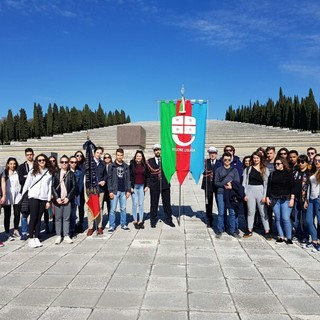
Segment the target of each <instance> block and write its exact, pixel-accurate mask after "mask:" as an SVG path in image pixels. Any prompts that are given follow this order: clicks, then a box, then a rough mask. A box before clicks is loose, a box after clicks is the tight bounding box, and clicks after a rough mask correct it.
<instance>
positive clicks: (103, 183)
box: [98, 181, 106, 187]
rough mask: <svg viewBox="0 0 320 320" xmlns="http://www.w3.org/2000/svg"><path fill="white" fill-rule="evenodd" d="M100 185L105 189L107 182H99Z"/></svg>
mask: <svg viewBox="0 0 320 320" xmlns="http://www.w3.org/2000/svg"><path fill="white" fill-rule="evenodd" d="M98 184H99V186H101V187H103V186H104V185H105V184H106V182H105V181H99V183H98Z"/></svg>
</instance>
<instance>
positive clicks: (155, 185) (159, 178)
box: [147, 157, 170, 190]
mask: <svg viewBox="0 0 320 320" xmlns="http://www.w3.org/2000/svg"><path fill="white" fill-rule="evenodd" d="M147 165H148V169H149V171H150V189H153V190H160V185H161V190H165V189H169V188H170V183H168V180H167V179H166V177H165V175H164V173H163V171H162V170H161V168H160V167H159V166H158V164H157V162H156V159H155V157H154V158H150V159H149V160H148V162H147Z"/></svg>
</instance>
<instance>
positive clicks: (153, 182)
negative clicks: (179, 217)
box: [148, 144, 175, 228]
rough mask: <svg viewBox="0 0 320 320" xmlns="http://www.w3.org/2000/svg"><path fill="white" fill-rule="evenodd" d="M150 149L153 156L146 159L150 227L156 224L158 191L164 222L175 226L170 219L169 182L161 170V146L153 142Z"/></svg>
mask: <svg viewBox="0 0 320 320" xmlns="http://www.w3.org/2000/svg"><path fill="white" fill-rule="evenodd" d="M152 149H153V152H154V157H153V158H150V159H149V160H148V168H149V171H150V215H151V217H150V223H151V228H155V227H156V224H157V214H158V206H159V199H160V193H161V199H162V204H163V210H164V222H165V223H166V224H167V225H168V226H170V227H175V224H174V223H173V221H172V210H171V199H170V191H171V190H170V183H168V181H167V179H166V177H165V175H164V173H163V171H162V170H161V146H160V145H159V144H155V145H154V146H153V147H152Z"/></svg>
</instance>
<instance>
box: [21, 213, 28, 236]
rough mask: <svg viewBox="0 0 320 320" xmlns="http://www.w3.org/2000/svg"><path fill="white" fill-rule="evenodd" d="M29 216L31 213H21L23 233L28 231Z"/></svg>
mask: <svg viewBox="0 0 320 320" xmlns="http://www.w3.org/2000/svg"><path fill="white" fill-rule="evenodd" d="M28 216H29V213H22V215H21V234H27V233H28Z"/></svg>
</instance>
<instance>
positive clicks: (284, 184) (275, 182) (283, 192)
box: [267, 157, 295, 244]
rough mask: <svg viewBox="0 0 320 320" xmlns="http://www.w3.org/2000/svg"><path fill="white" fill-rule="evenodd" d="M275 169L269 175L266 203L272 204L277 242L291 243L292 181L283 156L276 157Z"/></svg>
mask: <svg viewBox="0 0 320 320" xmlns="http://www.w3.org/2000/svg"><path fill="white" fill-rule="evenodd" d="M274 165H275V171H274V172H273V173H272V174H270V175H269V179H268V188H267V204H268V205H272V207H273V212H274V215H275V218H276V227H277V231H278V239H277V240H276V242H277V243H280V242H286V243H287V244H292V226H291V220H290V215H291V211H292V208H293V206H294V198H295V196H294V181H293V175H292V173H291V171H290V167H289V164H288V162H287V160H286V158H285V157H276V161H275V162H274Z"/></svg>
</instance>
